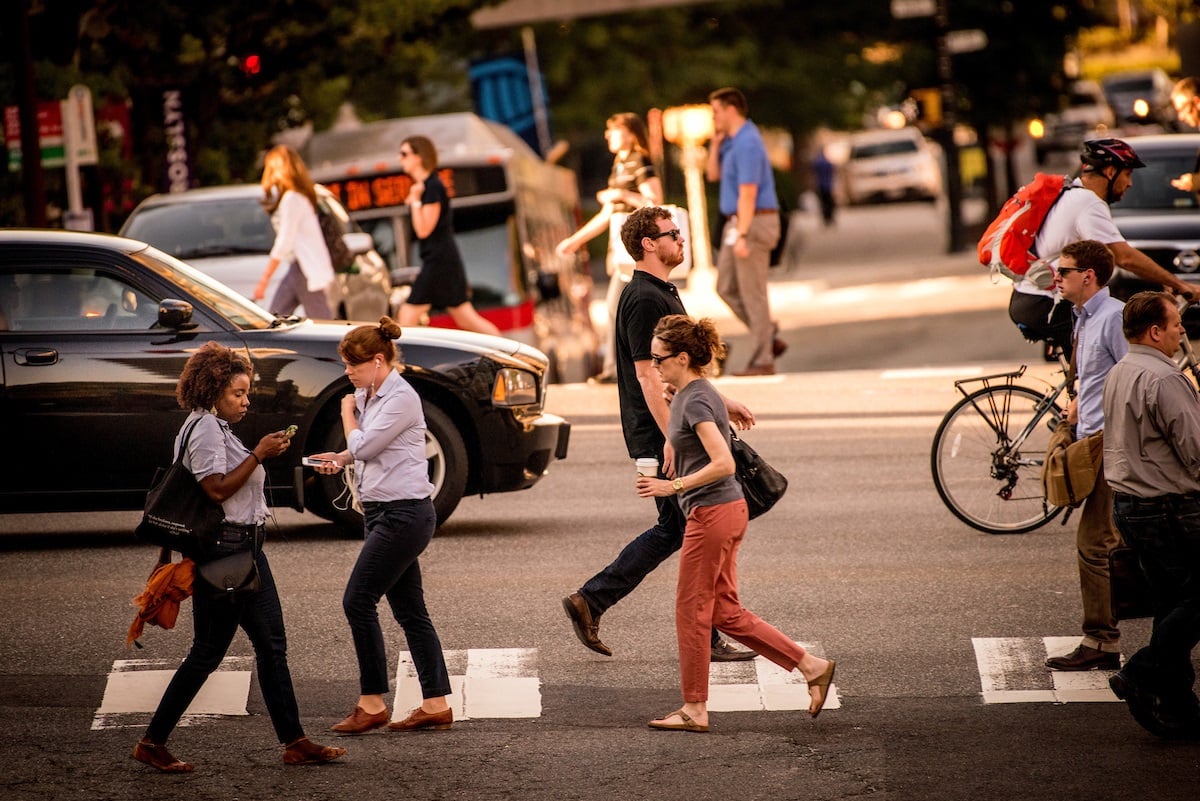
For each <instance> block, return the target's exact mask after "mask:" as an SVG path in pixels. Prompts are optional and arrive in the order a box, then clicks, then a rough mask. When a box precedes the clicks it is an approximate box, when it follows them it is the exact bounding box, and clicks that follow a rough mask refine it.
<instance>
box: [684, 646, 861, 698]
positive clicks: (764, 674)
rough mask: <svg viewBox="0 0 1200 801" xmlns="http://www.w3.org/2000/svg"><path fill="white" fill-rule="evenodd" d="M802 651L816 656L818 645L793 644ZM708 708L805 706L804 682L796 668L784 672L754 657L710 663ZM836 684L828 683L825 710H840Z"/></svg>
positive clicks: (773, 664)
mask: <svg viewBox="0 0 1200 801" xmlns="http://www.w3.org/2000/svg"><path fill="white" fill-rule="evenodd" d="M796 644H797V645H799V646H800V647H801V648H803V649H804V650H806V651H811V652H812V653H813V654H815V655H818V656H819V655H820V648H819V646H812V645H808V644H806V643H802V642H798V643H796ZM708 681H709V687H708V710H709V711H710V712H756V711H760V710H766V711H768V712H783V711H791V710H796V709H808V683H807V682H806V681H805V680H804V675H803V674H801V673H800V671H799V670H793V671H791V672H788V671H786V670H784V669H783V668H781V667H779V666H778V665H776V664H775V663H774V662H771V661H769V660H768V659H767V658H766V657H762V656H759V657H756V658H755V659H754V660H753V661H748V662H713V663H712V664H711V665H710V666H709V669H708ZM841 706H842V699H841V696H839V695H838V691H837V685H836V684H830V685H829V695H828V698H827V700H826V701H825V707H824V708H825V709H840V708H841Z"/></svg>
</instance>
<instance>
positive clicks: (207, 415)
mask: <svg viewBox="0 0 1200 801" xmlns="http://www.w3.org/2000/svg"><path fill="white" fill-rule="evenodd" d="M193 421H196V427H195V429H193V430H192V435H191V436H190V437H189V438H188V448H187V453H186V454H184V457H183V466H184V467H186V468H187V469H188V470H191V471H192V475H194V476H195V477H196V480H197V481H203V480H204V479H206V478H208V477H209V476H212V475H217V474H220V475H228V474H229V473H232V472H233V471H234V470H235V469H236V468H237V466H238V465H240V464H241V463H242V462H244V461H246V459H247V458H248V457H249V456H250V449H249V448H247V447H246V446H245V445H244V444H243V443H242V441H241V440H240V439H238V437H237V434H234V433H233V431H232V430H230V428H229V423H227V422H225V421H224V420H222V419H221V418H219V417H217V416H216V415H215V414H213V413H211V412H207V411H199V410H197V411H193V412H192V413H191V414H190V415H188V418H187V420H184V421H183V426H182V427H181V428H180V429H179V434H177V435H176V437H175V452H176V453H178V452H179V443H180V442H181V441H182V440H183V432H184V431H186V430H187V429H188V427H189V426H190V425H191V424H192V422H193ZM266 480H267V471H266V470H264V469H263V468H262V465H257V466H255V468H254V472H252V473H251V474H250V478H249V479H247V480H246V483H245V484H243V485H242V486H241V488H240V489H239V490H238V491H237V492H235V493H233V494H232V495H230V496H229V497H228V498H226V499H225V500H224V501H223V502H222V503H221V508H222V509H223V510H225V519H226V520H228V521H229V522H230V523H242V524H257V523H261V522H263V521H264V520H266V519H267V518H268V517H269V516H270V513H271V512H270V509H268V508H267V499H266V496H265V495H263V485H264V484H265V483H266Z"/></svg>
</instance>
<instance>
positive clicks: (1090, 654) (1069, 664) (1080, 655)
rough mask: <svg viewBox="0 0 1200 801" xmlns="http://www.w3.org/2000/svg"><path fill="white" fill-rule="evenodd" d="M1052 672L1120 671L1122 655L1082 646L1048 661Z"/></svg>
mask: <svg viewBox="0 0 1200 801" xmlns="http://www.w3.org/2000/svg"><path fill="white" fill-rule="evenodd" d="M1046 667H1048V668H1050V669H1051V670H1120V669H1121V655H1120V654H1119V653H1116V652H1115V651H1101V650H1099V649H1097V648H1090V647H1088V646H1086V645H1080V646H1079V647H1078V648H1076V649H1075V650H1074V651H1072V652H1071V653H1069V654H1066V655H1065V656H1052V657H1050V658H1049V659H1047V660H1046Z"/></svg>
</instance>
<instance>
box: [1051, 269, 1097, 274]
mask: <svg viewBox="0 0 1200 801" xmlns="http://www.w3.org/2000/svg"><path fill="white" fill-rule="evenodd" d="M1090 269H1091V268H1090V267H1059V268H1058V269H1057V270H1056V272H1057V273H1058V274H1059V275H1067V274H1068V273H1086V272H1087V271H1088V270H1090Z"/></svg>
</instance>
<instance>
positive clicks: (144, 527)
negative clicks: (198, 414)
mask: <svg viewBox="0 0 1200 801" xmlns="http://www.w3.org/2000/svg"><path fill="white" fill-rule="evenodd" d="M199 422H200V421H199V420H197V421H195V422H194V423H192V425H191V427H190V428H188V430H187V431H186V432H185V433H184V435H183V441H182V442H181V443H180V445H179V455H178V456H177V457H176V459H175V462H174V463H173V464H172V465H171V466H170V467H168V468H167V469H166V470H165V471H164V470H163V469H162V468H159V470H158V473H157V474H156V475H155V481H154V486H153V487H152V488H151V489H150V491H149V492H148V493H146V505H145V508H144V511H143V513H142V522H141V523H139V524H138V527H137V528H136V529H134V536H135V537H136V538H137V539H138V540H140V541H141V542H146V543H149V544H151V545H157V546H159V547H162V548H169V549H171V550H172V551H178V552H179V553H181V554H183V555H184V556H189V557H194V556H196V555H197V554H198V553H200V552H201V551H202V550H203V547H204V543H205V542H206V541H207V540H208V539H209V538H211V537H212V535H213V533H214V532H215V531H216V530H217V528H218V527H219V526H220V525H221V521H223V520H224V519H225V511H224V510H223V509H222V508H221V505H220V504H218V503H214V502H213V500H212V499H211V498H209V497H208V495H207V494H206V493H205V492H204V490H203V489H202V488H201V487H200V482H198V481H196V477H195V476H194V475H192V471H190V470H188V469H187V468H186V467H184V466H183V455H184V454H185V453H187V445H188V440H189V439H190V438H191V436H192V431H193V430H195V428H196V423H199Z"/></svg>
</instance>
